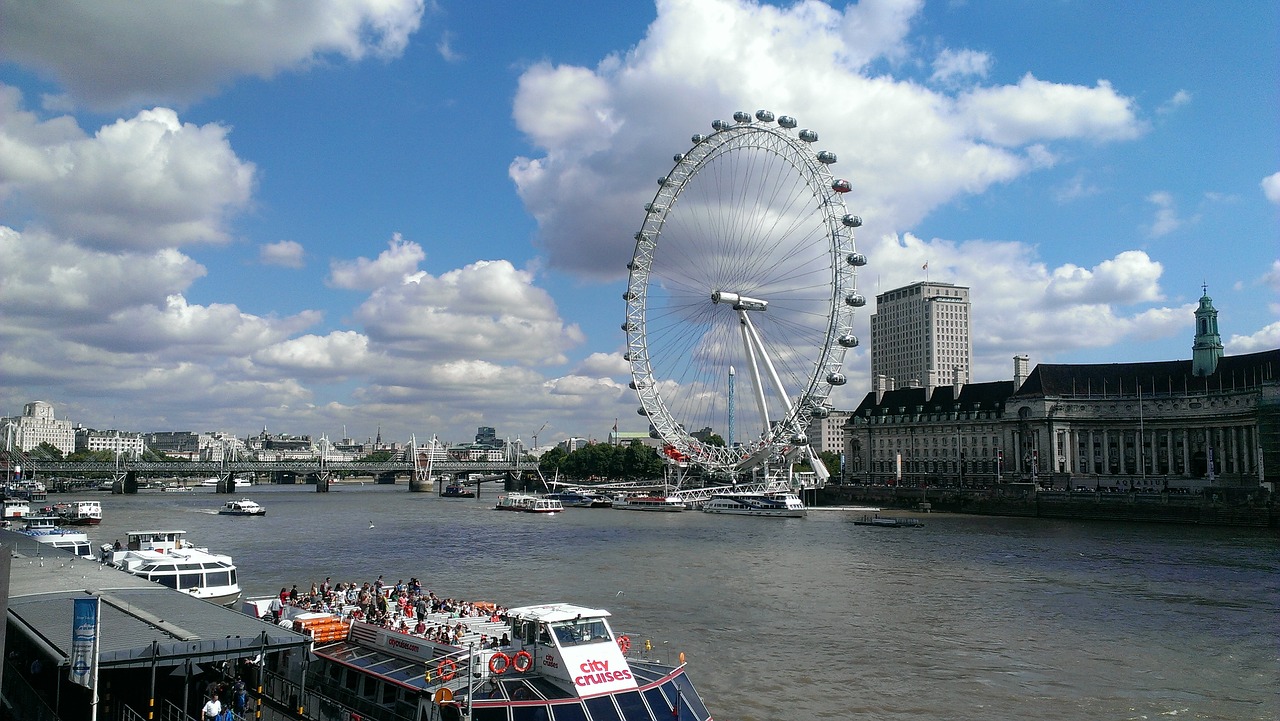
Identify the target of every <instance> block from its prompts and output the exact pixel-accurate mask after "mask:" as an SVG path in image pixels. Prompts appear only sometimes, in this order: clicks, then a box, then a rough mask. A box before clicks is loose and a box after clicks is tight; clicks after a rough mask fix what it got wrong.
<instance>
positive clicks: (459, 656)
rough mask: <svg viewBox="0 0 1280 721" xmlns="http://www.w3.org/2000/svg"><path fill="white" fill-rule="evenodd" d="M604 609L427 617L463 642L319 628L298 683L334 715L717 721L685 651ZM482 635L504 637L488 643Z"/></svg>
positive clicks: (455, 720) (359, 628) (373, 629)
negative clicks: (326, 636)
mask: <svg viewBox="0 0 1280 721" xmlns="http://www.w3.org/2000/svg"><path fill="white" fill-rule="evenodd" d="M292 610H301V609H292ZM252 612H253V613H255V615H257V607H256V606H255V607H254V611H252ZM435 616H440V617H441V618H438V619H437V618H434V617H435ZM609 617H610V614H609V612H608V611H605V610H602V609H595V608H586V607H583V606H576V605H571V604H566V603H555V604H548V605H540V606H526V607H523V608H513V609H508V610H507V612H506V613H505V614H503V615H502V616H501V617H499V616H496V615H495V616H493V617H487V616H486V617H480V618H463V619H458V618H449V617H448V614H430V615H428V617H427V619H426V621H427V622H429V623H442V624H449V625H453V624H458V623H465V624H466V626H467V630H468V633H467V635H465V636H463V637H462V638H461V640H460V641H459V642H457V645H453V644H447V643H440V642H437V641H432V640H428V638H427V637H426V635H425V634H424V635H420V634H413V633H407V632H403V631H396V630H393V629H389V628H383V627H382V626H378V625H373V624H368V623H364V622H362V621H354V622H352V623H351V624H350V626H349V630H347V631H346V632H345V633H339V634H338V636H339V639H338V640H335V641H332V642H329V643H322V642H321V641H320V640H319V636H317V641H316V645H315V646H314V648H313V651H312V654H311V656H310V659H309V661H308V663H307V664H305V666H304V670H303V671H302V672H301V673H302V674H304V676H303V678H304V679H305V681H304V683H303V684H302V686H303V688H305V693H306V695H307V696H309V697H311V703H310V704H309V705H310V706H313V707H318V708H321V709H325V716H324V718H331V719H354V718H364V719H396V720H398V721H462V720H463V719H471V720H473V721H498V720H499V719H501V720H503V721H507V720H509V719H510V720H514V721H532V720H534V719H544V720H548V721H549V720H551V719H555V720H557V721H559V720H561V719H570V720H573V721H586V720H587V719H609V720H610V721H670V720H671V719H681V721H710V719H711V714H710V712H709V711H708V710H707V707H706V705H705V703H704V702H703V700H702V698H701V696H699V695H698V692H697V690H695V689H694V687H693V684H692V682H691V681H690V680H689V679H688V677H687V676H686V675H685V663H684V655H683V654H680V656H679V661H678V662H675V663H672V662H671V660H670V659H662V660H660V659H659V658H658V657H657V654H655V653H654V652H653V650H651V649H650V648H649V644H646V643H633V642H632V641H631V639H629V638H628V637H627V636H626V635H619V634H615V632H614V631H613V629H612V628H611V627H610V625H609V621H608V619H609ZM499 618H501V619H502V620H496V619H499ZM288 622H289V621H288V619H287V618H286V619H285V620H284V621H282V623H288ZM326 628H327V627H326ZM340 630H341V629H340ZM481 633H486V636H485V637H486V638H491V639H498V638H502V637H504V636H505V637H506V639H507V640H508V641H509V642H508V643H506V644H505V645H498V644H494V643H484V644H482V643H481V642H480V638H481V636H480V634H481Z"/></svg>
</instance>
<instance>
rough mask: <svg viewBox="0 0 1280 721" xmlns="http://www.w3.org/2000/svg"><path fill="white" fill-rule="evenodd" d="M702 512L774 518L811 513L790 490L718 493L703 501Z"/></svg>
mask: <svg viewBox="0 0 1280 721" xmlns="http://www.w3.org/2000/svg"><path fill="white" fill-rule="evenodd" d="M702 512H703V513H726V514H729V515H732V516H768V517H772V518H803V517H804V516H806V515H808V513H809V511H808V510H807V509H805V507H804V501H801V500H800V497H799V496H797V495H796V494H794V493H791V492H789V491H782V492H777V491H775V492H766V493H734V492H729V493H717V494H715V495H713V496H711V498H708V499H707V500H706V501H704V502H703V503H702Z"/></svg>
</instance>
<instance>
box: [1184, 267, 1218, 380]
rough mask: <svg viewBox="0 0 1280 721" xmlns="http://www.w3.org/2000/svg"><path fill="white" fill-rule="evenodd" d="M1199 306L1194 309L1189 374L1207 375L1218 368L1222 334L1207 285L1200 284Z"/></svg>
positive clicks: (1216, 311)
mask: <svg viewBox="0 0 1280 721" xmlns="http://www.w3.org/2000/svg"><path fill="white" fill-rule="evenodd" d="M1200 291H1201V292H1202V293H1203V295H1201V296H1200V307H1199V308H1197V309H1196V339H1195V342H1194V343H1193V344H1192V345H1191V374H1192V375H1195V376H1209V375H1213V372H1214V371H1215V370H1217V369H1218V359H1219V358H1221V357H1222V336H1220V335H1218V310H1217V309H1216V308H1214V307H1213V299H1212V298H1210V297H1209V286H1208V285H1207V284H1201V286H1200Z"/></svg>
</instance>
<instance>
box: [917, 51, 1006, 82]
mask: <svg viewBox="0 0 1280 721" xmlns="http://www.w3.org/2000/svg"><path fill="white" fill-rule="evenodd" d="M991 62H992V59H991V56H990V55H988V54H987V53H983V52H978V51H977V50H952V49H950V48H944V49H943V50H942V52H940V53H938V56H937V57H936V58H934V59H933V75H932V76H930V78H929V79H930V80H932V81H933V82H936V83H952V82H957V81H960V80H968V79H970V78H985V77H987V73H989V72H990V71H991Z"/></svg>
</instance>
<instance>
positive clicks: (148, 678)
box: [0, 531, 311, 720]
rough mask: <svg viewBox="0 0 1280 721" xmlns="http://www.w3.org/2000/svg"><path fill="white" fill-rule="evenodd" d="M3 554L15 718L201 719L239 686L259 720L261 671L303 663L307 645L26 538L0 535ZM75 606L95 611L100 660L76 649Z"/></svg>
mask: <svg viewBox="0 0 1280 721" xmlns="http://www.w3.org/2000/svg"><path fill="white" fill-rule="evenodd" d="M0 546H3V547H4V549H5V551H7V553H6V554H5V560H7V561H9V568H8V573H7V574H4V579H3V580H6V581H7V591H8V592H7V594H5V595H7V601H8V609H7V613H6V633H5V635H4V636H3V637H2V641H3V645H4V649H3V650H4V659H5V662H4V670H3V673H4V675H3V683H2V684H0V696H2V697H3V698H2V701H3V703H4V705H5V706H6V707H7V708H9V709H10V710H11V711H12V712H13V718H22V719H52V720H57V719H90V718H98V719H148V718H188V717H189V718H193V719H194V718H199V717H200V709H201V707H202V706H203V704H204V702H205V698H206V696H207V694H208V693H210V691H211V690H212V689H215V688H219V686H220V685H221V684H225V686H226V688H228V689H230V688H233V687H234V680H235V679H236V678H239V679H241V681H242V682H243V683H244V684H245V686H246V690H247V694H246V696H247V698H248V704H249V713H250V714H253V713H254V712H255V711H256V710H260V709H258V708H257V705H258V703H259V701H258V699H259V698H260V697H261V694H260V687H259V684H260V682H261V679H262V677H263V673H262V671H263V666H264V664H280V663H288V662H289V660H290V659H293V660H296V661H297V662H301V660H302V659H303V658H305V656H306V652H307V650H308V647H309V644H310V643H311V638H310V637H308V636H306V635H304V634H301V633H297V632H294V631H293V630H290V629H288V628H282V627H280V626H277V625H275V624H272V623H266V622H264V621H261V620H259V619H257V618H254V617H251V616H248V615H246V614H243V613H240V612H238V611H235V610H232V609H230V608H226V607H223V606H218V605H215V604H212V603H209V602H207V601H202V600H200V599H197V598H194V597H192V596H190V595H188V594H186V593H183V592H181V591H177V590H173V589H170V588H166V587H164V586H161V585H159V584H156V583H153V582H151V581H147V580H145V579H142V578H139V577H137V576H134V575H132V574H129V573H126V572H124V571H120V570H117V569H114V568H111V567H108V566H105V565H103V564H101V563H97V562H95V561H93V560H91V559H86V558H83V557H79V558H78V557H75V556H73V555H71V554H70V553H68V552H64V551H62V550H60V549H55V548H53V547H51V546H49V545H47V544H41V543H38V542H36V541H34V540H33V539H31V538H29V537H26V536H23V535H21V534H17V533H13V532H10V531H0ZM76 599H97V608H98V617H99V623H98V625H97V633H96V641H95V643H96V649H97V653H96V654H90V655H89V656H88V657H86V655H85V654H84V653H82V652H80V649H81V648H82V646H81V644H79V643H77V642H75V641H73V637H75V636H77V635H79V636H80V638H81V640H83V631H84V628H83V624H77V623H76V611H75V606H76V603H75V601H76ZM89 661H96V663H89ZM73 676H77V677H80V678H81V679H82V680H86V679H93V688H89V687H86V686H83V685H80V684H79V683H77V682H73V681H72V680H71V677H73ZM95 700H96V709H95V707H94V704H95ZM222 700H223V701H225V702H228V703H230V702H232V699H231V698H225V699H222ZM157 712H158V713H159V716H157V715H156V713H157ZM250 717H252V716H250Z"/></svg>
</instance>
